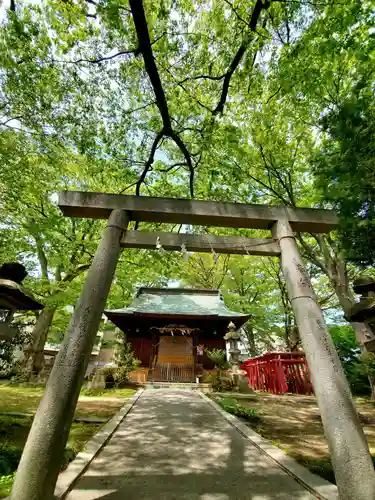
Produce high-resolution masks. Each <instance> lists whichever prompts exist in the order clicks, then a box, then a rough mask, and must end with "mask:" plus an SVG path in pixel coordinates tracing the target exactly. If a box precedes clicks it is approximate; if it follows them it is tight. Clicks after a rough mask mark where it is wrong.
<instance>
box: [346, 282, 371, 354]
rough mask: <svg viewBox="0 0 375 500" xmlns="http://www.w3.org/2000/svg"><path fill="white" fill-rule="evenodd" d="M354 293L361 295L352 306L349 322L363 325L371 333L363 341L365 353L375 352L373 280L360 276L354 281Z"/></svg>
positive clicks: (348, 317)
mask: <svg viewBox="0 0 375 500" xmlns="http://www.w3.org/2000/svg"><path fill="white" fill-rule="evenodd" d="M353 289H354V292H355V293H358V294H361V297H360V300H359V302H357V303H356V304H354V305H353V307H352V308H351V312H350V314H349V315H348V316H347V319H348V320H349V321H354V322H357V323H364V324H365V325H366V326H367V327H368V328H369V330H371V332H372V336H369V337H368V338H367V339H366V340H365V341H364V346H365V348H366V350H367V351H369V352H375V280H374V279H373V278H370V277H369V276H362V277H360V278H358V279H356V280H355V281H354V284H353Z"/></svg>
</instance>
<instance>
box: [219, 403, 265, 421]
mask: <svg viewBox="0 0 375 500" xmlns="http://www.w3.org/2000/svg"><path fill="white" fill-rule="evenodd" d="M219 405H220V406H221V407H222V408H223V410H225V411H227V412H228V413H231V414H232V415H235V416H236V417H242V418H245V419H246V420H249V421H250V422H253V423H257V422H259V421H260V420H261V418H260V416H259V413H258V412H257V411H256V410H254V408H245V407H244V406H242V405H240V404H239V403H238V401H236V400H235V399H233V398H224V399H221V400H220V401H219Z"/></svg>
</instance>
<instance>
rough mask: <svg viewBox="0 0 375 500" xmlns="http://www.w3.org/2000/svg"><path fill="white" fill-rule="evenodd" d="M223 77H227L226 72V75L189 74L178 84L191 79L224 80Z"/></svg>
mask: <svg viewBox="0 0 375 500" xmlns="http://www.w3.org/2000/svg"><path fill="white" fill-rule="evenodd" d="M223 78H225V73H224V75H220V76H211V75H197V76H187V77H186V78H184V79H183V80H181V81H179V82H178V85H180V84H182V83H185V82H187V81H189V80H216V81H218V80H222V79H223Z"/></svg>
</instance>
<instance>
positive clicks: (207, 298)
mask: <svg viewBox="0 0 375 500" xmlns="http://www.w3.org/2000/svg"><path fill="white" fill-rule="evenodd" d="M104 314H105V315H106V317H107V318H108V319H109V320H110V321H111V322H112V323H114V324H115V325H116V327H118V328H119V329H120V330H122V331H123V332H124V333H126V338H127V341H128V342H130V343H131V345H132V348H133V351H134V354H135V357H136V358H138V359H139V360H140V361H141V366H140V369H139V370H138V380H137V381H142V380H139V374H140V372H142V374H143V379H144V380H143V381H144V382H146V381H150V382H198V381H200V380H201V379H202V377H203V376H204V374H205V373H206V372H207V371H210V370H212V369H213V368H214V364H213V362H212V361H211V360H210V359H209V358H208V356H207V354H206V353H205V348H208V349H210V350H211V349H213V348H215V349H224V350H225V348H226V343H225V340H224V339H223V337H224V335H225V334H226V333H227V331H228V325H229V323H230V322H232V323H234V325H235V326H236V328H237V329H238V328H240V327H241V326H242V325H243V324H244V323H245V322H246V321H247V320H248V319H249V318H250V315H249V314H242V313H239V312H234V311H231V310H229V309H228V308H227V307H226V305H225V303H224V299H223V296H222V295H221V294H220V292H219V290H206V289H190V288H140V289H139V290H138V292H137V294H136V297H135V298H134V300H133V302H132V303H131V304H130V305H129V306H128V307H126V308H123V309H114V310H106V311H104ZM103 340H104V341H105V340H106V334H105V336H104V339H103ZM101 351H103V349H101ZM108 354H110V353H108ZM107 360H109V359H108V358H107ZM134 375H135V374H133V378H134Z"/></svg>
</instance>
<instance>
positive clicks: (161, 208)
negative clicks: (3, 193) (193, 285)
mask: <svg viewBox="0 0 375 500" xmlns="http://www.w3.org/2000/svg"><path fill="white" fill-rule="evenodd" d="M59 206H60V208H61V210H62V212H63V214H64V215H66V216H68V217H79V218H92V219H107V218H108V217H109V214H110V213H111V211H112V210H115V209H122V210H126V211H127V212H129V213H130V216H131V220H133V221H139V222H166V223H172V224H193V225H202V226H220V227H236V228H254V229H270V228H271V227H272V225H273V224H274V222H275V221H277V220H285V219H287V220H288V221H289V223H290V225H291V226H292V229H293V230H294V231H301V232H304V231H306V232H315V233H327V232H329V231H331V230H332V229H334V228H336V227H338V218H337V216H336V214H335V213H334V212H333V211H331V210H322V209H316V208H290V207H285V206H267V205H246V204H243V203H221V202H216V201H201V200H185V199H176V198H154V197H149V196H130V195H122V194H106V193H91V192H81V191H60V193H59Z"/></svg>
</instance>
